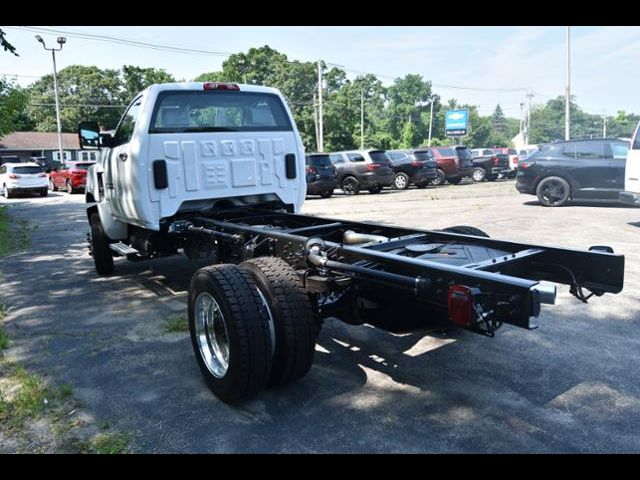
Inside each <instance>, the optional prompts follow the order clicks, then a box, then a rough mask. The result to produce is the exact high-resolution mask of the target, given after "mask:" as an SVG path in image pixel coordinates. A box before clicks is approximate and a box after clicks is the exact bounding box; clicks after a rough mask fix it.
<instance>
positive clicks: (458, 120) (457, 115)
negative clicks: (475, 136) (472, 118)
mask: <svg viewBox="0 0 640 480" xmlns="http://www.w3.org/2000/svg"><path fill="white" fill-rule="evenodd" d="M468 121H469V110H447V113H446V115H445V117H444V133H445V135H447V136H452V137H453V136H462V135H466V134H467V123H468Z"/></svg>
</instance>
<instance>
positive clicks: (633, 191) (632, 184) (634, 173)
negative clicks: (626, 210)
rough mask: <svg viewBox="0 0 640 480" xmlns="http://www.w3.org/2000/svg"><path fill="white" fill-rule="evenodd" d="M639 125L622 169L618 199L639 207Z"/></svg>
mask: <svg viewBox="0 0 640 480" xmlns="http://www.w3.org/2000/svg"><path fill="white" fill-rule="evenodd" d="M639 130H640V123H639V124H638V126H637V127H636V131H635V132H634V134H633V138H632V139H631V143H630V145H629V153H627V161H626V164H625V168H624V171H625V173H624V191H622V192H620V194H619V197H618V199H619V200H620V201H621V202H623V203H628V204H631V205H640V135H638V133H639Z"/></svg>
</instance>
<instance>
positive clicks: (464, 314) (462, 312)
mask: <svg viewBox="0 0 640 480" xmlns="http://www.w3.org/2000/svg"><path fill="white" fill-rule="evenodd" d="M448 303H449V320H450V321H451V322H453V323H455V324H456V325H460V326H461V327H468V326H469V325H471V322H472V321H473V317H474V312H473V290H472V289H471V288H469V287H465V286H464V285H451V286H450V287H449V302H448Z"/></svg>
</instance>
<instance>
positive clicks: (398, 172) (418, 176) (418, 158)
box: [385, 149, 436, 190]
mask: <svg viewBox="0 0 640 480" xmlns="http://www.w3.org/2000/svg"><path fill="white" fill-rule="evenodd" d="M385 153H386V154H387V156H388V157H389V160H391V163H392V165H393V174H394V177H393V186H394V187H396V188H397V189H398V190H406V189H407V188H409V185H412V184H413V185H415V186H416V187H418V188H425V187H426V186H427V185H429V183H430V182H431V181H432V180H433V179H434V178H436V161H435V160H434V159H433V156H432V155H431V153H430V152H429V151H428V150H421V149H418V150H387V151H386V152H385Z"/></svg>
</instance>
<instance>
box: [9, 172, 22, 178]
mask: <svg viewBox="0 0 640 480" xmlns="http://www.w3.org/2000/svg"><path fill="white" fill-rule="evenodd" d="M9 178H20V175H16V174H15V173H12V174H10V175H9Z"/></svg>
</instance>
